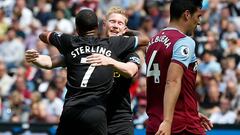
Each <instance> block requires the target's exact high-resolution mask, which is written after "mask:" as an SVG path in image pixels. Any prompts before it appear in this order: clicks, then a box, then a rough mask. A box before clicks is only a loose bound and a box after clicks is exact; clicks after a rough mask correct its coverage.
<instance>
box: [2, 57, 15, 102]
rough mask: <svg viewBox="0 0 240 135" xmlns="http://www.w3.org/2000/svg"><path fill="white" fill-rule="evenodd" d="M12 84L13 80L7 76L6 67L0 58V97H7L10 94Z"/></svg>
mask: <svg viewBox="0 0 240 135" xmlns="http://www.w3.org/2000/svg"><path fill="white" fill-rule="evenodd" d="M13 83H14V78H13V77H11V76H9V75H8V73H7V68H6V65H5V63H4V61H3V59H2V58H0V97H7V96H8V95H9V94H10V88H11V86H12V84H13Z"/></svg>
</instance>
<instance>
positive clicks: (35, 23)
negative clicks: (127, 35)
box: [0, 0, 240, 128]
mask: <svg viewBox="0 0 240 135" xmlns="http://www.w3.org/2000/svg"><path fill="white" fill-rule="evenodd" d="M169 1H170V0H1V1H0V122H32V123H34V122H41V123H57V122H58V121H59V116H60V114H61V111H62V106H63V101H64V96H65V93H66V88H65V83H66V69H65V68H56V69H54V70H43V69H39V68H37V67H35V66H33V65H31V64H29V63H27V62H26V61H25V60H24V52H25V50H27V49H36V50H38V52H39V53H40V54H45V55H50V56H54V55H58V54H59V52H58V50H57V49H56V48H55V47H50V46H47V45H45V44H44V43H43V42H41V41H40V40H39V38H38V35H39V33H41V32H42V31H60V32H63V33H69V34H76V31H75V25H74V16H75V14H76V13H77V12H78V11H79V10H80V9H82V8H91V9H93V10H94V11H95V12H96V13H97V15H98V17H99V20H100V25H102V21H103V20H104V18H105V14H106V12H107V10H108V9H109V8H110V7H112V6H119V7H122V8H124V9H126V11H127V14H128V16H129V22H128V25H127V26H128V28H130V29H134V30H139V31H141V32H144V33H146V34H147V35H148V36H149V37H152V36H153V35H155V34H156V33H157V32H158V31H159V30H160V29H163V28H165V27H166V26H167V25H168V22H169V6H170V4H169ZM203 13H204V14H203V16H202V19H201V24H200V26H199V27H197V30H196V32H195V33H194V36H193V38H194V39H195V41H196V42H197V48H196V52H197V55H198V57H199V67H198V68H199V69H198V71H199V73H198V76H197V87H196V90H197V92H198V94H199V96H198V97H199V110H200V111H201V112H202V113H204V114H206V115H207V116H208V117H209V118H210V120H211V121H212V122H213V123H217V124H239V123H240V23H238V22H240V0H204V6H203ZM100 30H101V27H100ZM100 34H101V33H100ZM139 54H140V58H141V67H140V70H139V73H138V75H136V76H135V77H134V80H133V82H132V86H131V88H130V94H131V99H132V110H133V118H134V124H135V125H136V128H144V124H145V121H146V119H147V118H148V116H147V114H146V103H147V101H146V76H145V74H146V65H145V62H144V52H139Z"/></svg>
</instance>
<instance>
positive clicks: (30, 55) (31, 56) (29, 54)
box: [25, 49, 39, 63]
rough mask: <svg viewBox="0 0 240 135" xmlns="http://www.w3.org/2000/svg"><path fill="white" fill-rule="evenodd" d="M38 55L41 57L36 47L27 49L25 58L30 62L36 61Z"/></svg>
mask: <svg viewBox="0 0 240 135" xmlns="http://www.w3.org/2000/svg"><path fill="white" fill-rule="evenodd" d="M38 57H39V53H38V51H36V50H34V49H31V50H27V51H26V52H25V59H26V61H27V62H28V63H32V62H35V61H36V59H37V58H38Z"/></svg>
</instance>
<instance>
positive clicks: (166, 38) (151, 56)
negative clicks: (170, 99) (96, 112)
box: [146, 29, 185, 117]
mask: <svg viewBox="0 0 240 135" xmlns="http://www.w3.org/2000/svg"><path fill="white" fill-rule="evenodd" d="M183 37H185V35H183V34H182V33H180V32H179V31H177V30H171V29H164V30H162V31H160V32H159V33H158V34H157V35H155V36H154V37H153V38H152V39H151V41H150V43H149V46H148V48H147V53H146V63H147V98H148V105H147V111H148V114H149V113H150V114H151V113H152V112H154V113H155V112H156V111H157V112H158V111H160V112H162V109H163V108H162V107H159V105H160V106H163V102H162V99H163V96H164V89H165V84H166V77H167V71H168V67H169V64H170V62H171V60H172V51H173V46H174V44H175V42H176V41H177V40H179V39H180V38H183ZM148 108H151V110H148ZM159 109H160V110H159ZM156 117H159V115H158V116H156Z"/></svg>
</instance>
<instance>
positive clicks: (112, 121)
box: [107, 113, 134, 135]
mask: <svg viewBox="0 0 240 135" xmlns="http://www.w3.org/2000/svg"><path fill="white" fill-rule="evenodd" d="M107 126H108V135H134V133H133V132H134V126H133V122H132V115H131V113H115V114H114V115H113V116H108V123H107Z"/></svg>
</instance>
